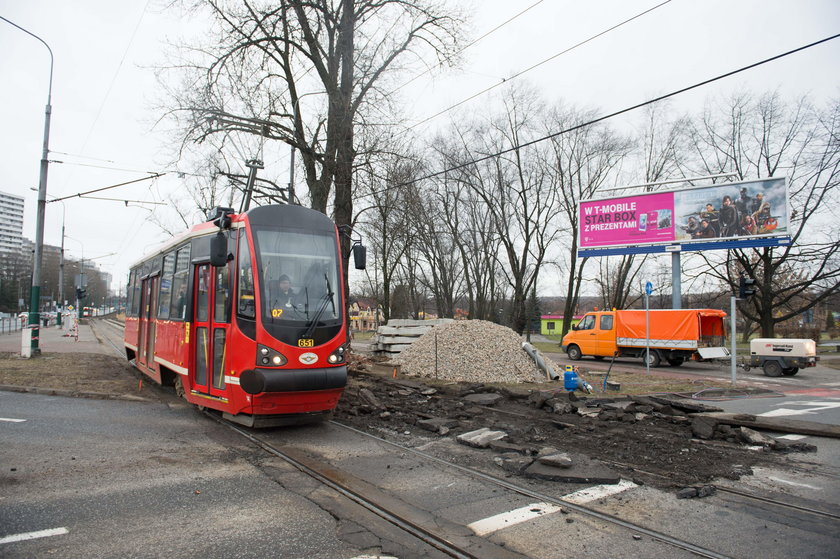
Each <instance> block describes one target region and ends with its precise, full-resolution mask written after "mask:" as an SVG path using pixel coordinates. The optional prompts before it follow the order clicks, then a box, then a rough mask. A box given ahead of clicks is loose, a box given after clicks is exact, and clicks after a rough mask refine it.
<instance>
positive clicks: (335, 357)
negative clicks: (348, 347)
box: [327, 346, 346, 365]
mask: <svg viewBox="0 0 840 559" xmlns="http://www.w3.org/2000/svg"><path fill="white" fill-rule="evenodd" d="M344 352H345V348H344V346H340V347H339V348H338V349H336V350H335V351H334V352H332V353H330V356H329V357H327V362H328V363H330V364H332V365H335V364H336V363H343V362H344V359H345V357H346V356H345V354H344Z"/></svg>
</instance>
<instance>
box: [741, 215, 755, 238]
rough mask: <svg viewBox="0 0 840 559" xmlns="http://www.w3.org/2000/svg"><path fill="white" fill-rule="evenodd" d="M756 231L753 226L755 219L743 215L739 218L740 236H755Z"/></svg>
mask: <svg viewBox="0 0 840 559" xmlns="http://www.w3.org/2000/svg"><path fill="white" fill-rule="evenodd" d="M757 230H758V229H757V228H756V226H755V219H753V216H752V215H750V214H745V215H743V216H742V217H741V234H742V235H755V233H756V231H757Z"/></svg>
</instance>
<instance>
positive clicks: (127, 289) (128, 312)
mask: <svg viewBox="0 0 840 559" xmlns="http://www.w3.org/2000/svg"><path fill="white" fill-rule="evenodd" d="M132 285H134V270H131V271H130V272H129V273H128V283H127V284H126V287H125V316H131V295H132V294H133V293H132V289H131V286H132Z"/></svg>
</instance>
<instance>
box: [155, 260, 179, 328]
mask: <svg viewBox="0 0 840 559" xmlns="http://www.w3.org/2000/svg"><path fill="white" fill-rule="evenodd" d="M174 275H175V252H170V253H169V254H167V255H166V256H165V257H164V258H163V273H162V274H161V275H160V295H159V297H158V301H160V306H159V307H158V318H169V310H170V299H171V297H172V279H173V276H174Z"/></svg>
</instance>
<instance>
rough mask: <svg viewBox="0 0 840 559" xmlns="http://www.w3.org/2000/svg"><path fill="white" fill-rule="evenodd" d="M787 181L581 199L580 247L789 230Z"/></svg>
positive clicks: (775, 233) (738, 236) (779, 233)
mask: <svg viewBox="0 0 840 559" xmlns="http://www.w3.org/2000/svg"><path fill="white" fill-rule="evenodd" d="M788 206H789V204H788V191H787V181H786V180H785V179H784V178H774V179H765V180H756V181H747V182H738V183H726V184H717V185H712V186H704V187H695V188H687V189H684V190H676V191H668V192H656V193H651V194H639V195H637V196H625V197H621V198H610V199H604V200H589V201H586V202H581V203H580V206H579V208H578V218H579V221H578V224H579V225H578V227H579V237H578V239H579V243H578V245H579V247H580V248H581V249H586V248H597V247H616V246H633V245H648V244H670V243H683V242H703V241H711V240H721V239H725V240H730V239H743V238H750V237H778V236H785V235H789V234H790V232H789V217H788V216H789V210H788Z"/></svg>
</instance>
